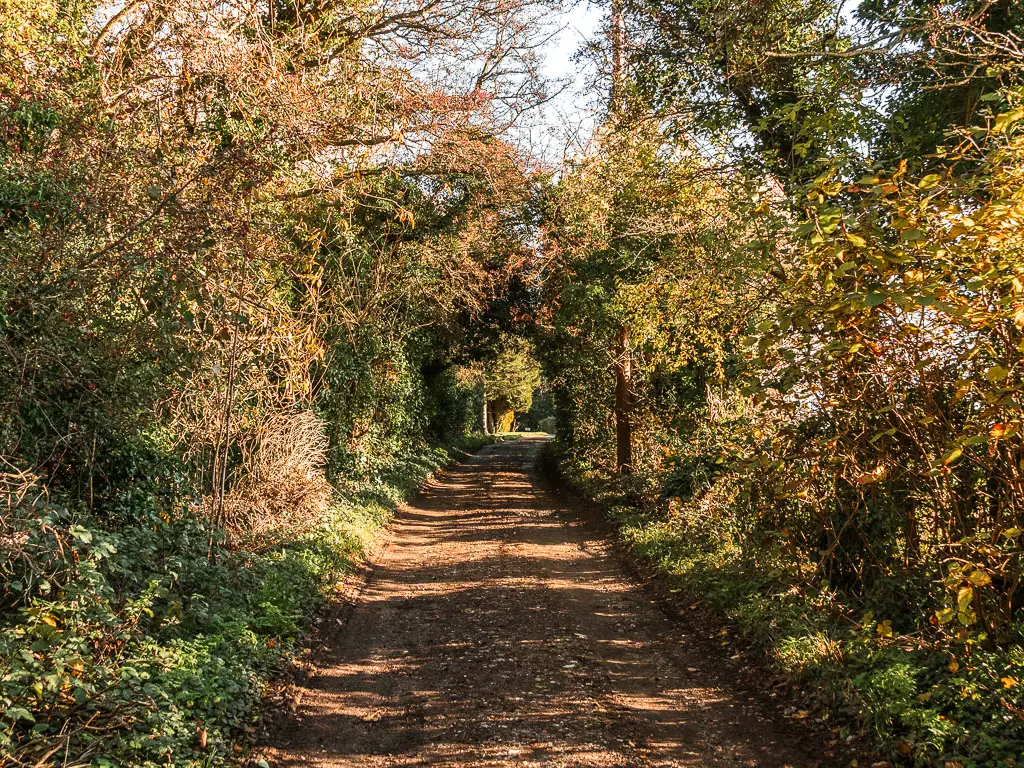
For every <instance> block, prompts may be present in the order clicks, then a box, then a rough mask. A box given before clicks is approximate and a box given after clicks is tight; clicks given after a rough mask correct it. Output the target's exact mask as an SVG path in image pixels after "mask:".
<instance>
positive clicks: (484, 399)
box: [480, 386, 491, 435]
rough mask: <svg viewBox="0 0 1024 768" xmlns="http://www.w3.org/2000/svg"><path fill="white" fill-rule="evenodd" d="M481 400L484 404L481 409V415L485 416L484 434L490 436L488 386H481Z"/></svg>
mask: <svg viewBox="0 0 1024 768" xmlns="http://www.w3.org/2000/svg"><path fill="white" fill-rule="evenodd" d="M480 400H481V401H482V402H483V406H482V407H481V415H482V416H483V427H484V434H485V435H489V434H491V430H490V429H489V428H488V426H487V387H486V386H481V387H480Z"/></svg>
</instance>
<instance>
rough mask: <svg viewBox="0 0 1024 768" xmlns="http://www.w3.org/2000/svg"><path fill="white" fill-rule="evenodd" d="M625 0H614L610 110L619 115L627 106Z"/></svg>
mask: <svg viewBox="0 0 1024 768" xmlns="http://www.w3.org/2000/svg"><path fill="white" fill-rule="evenodd" d="M622 3H623V0H612V28H611V38H612V39H611V44H612V46H611V47H612V88H611V94H610V97H611V98H610V99H609V106H610V110H609V111H610V112H611V113H612V114H613V115H618V114H619V113H621V112H622V108H623V107H624V106H625V104H624V103H623V102H624V100H625V93H624V90H623V84H624V79H625V71H624V69H625V56H626V21H625V17H624V15H623V12H622Z"/></svg>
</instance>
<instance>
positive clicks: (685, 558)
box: [545, 452, 1024, 768]
mask: <svg viewBox="0 0 1024 768" xmlns="http://www.w3.org/2000/svg"><path fill="white" fill-rule="evenodd" d="M545 465H546V467H547V468H548V469H549V471H551V472H553V473H554V474H555V476H556V477H557V479H558V480H559V481H560V482H561V483H562V484H563V485H564V486H566V487H568V488H569V489H571V490H572V491H574V492H576V493H578V494H580V495H582V496H584V497H585V498H587V499H589V500H591V501H593V502H595V503H597V504H598V505H599V507H600V508H601V509H602V510H603V511H604V513H605V514H606V515H607V516H608V518H609V519H610V520H611V521H612V522H613V523H614V524H615V527H616V530H617V532H618V535H619V536H620V538H621V540H622V541H623V542H624V544H625V545H626V546H627V548H628V550H629V552H630V553H631V554H632V556H634V557H635V558H636V559H637V561H638V562H640V563H641V564H643V566H644V567H645V568H647V569H649V570H651V571H653V572H655V573H657V574H659V575H660V576H662V577H664V578H665V579H666V581H667V582H668V585H669V587H670V589H672V590H673V591H675V592H679V593H681V594H682V595H683V596H686V598H687V600H688V601H697V602H700V603H702V604H703V605H704V606H705V607H706V608H709V609H710V613H711V615H712V616H713V617H714V620H715V621H717V622H721V623H722V624H723V625H724V626H725V627H727V629H728V631H729V633H730V634H732V635H734V636H736V637H738V638H739V639H740V640H741V641H742V642H743V643H744V644H745V645H747V646H749V647H750V648H751V650H752V651H753V652H754V653H755V654H757V655H758V656H760V658H761V659H762V661H763V663H764V665H765V666H766V667H767V668H768V669H770V670H771V671H772V672H773V673H775V674H776V675H778V676H779V677H780V678H782V679H784V680H786V681H787V682H788V683H790V684H791V687H792V688H793V689H794V691H796V692H797V693H798V694H799V696H800V697H801V698H802V699H803V700H804V701H805V703H806V709H803V710H798V711H797V712H795V713H794V716H795V717H800V718H805V717H811V718H814V719H817V720H820V721H821V722H822V723H823V724H824V725H825V726H826V727H829V728H831V731H832V734H833V737H834V739H836V740H837V741H838V740H844V741H847V740H848V741H855V742H860V743H862V744H864V745H865V746H867V747H869V748H870V749H871V750H872V751H875V752H877V753H878V754H880V755H881V756H883V757H886V758H887V761H882V763H881V764H882V765H889V764H899V765H915V766H942V767H943V768H982V767H983V766H984V767H985V768H989V767H991V768H1014V767H1015V766H1022V765H1024V695H1022V688H1024V647H1022V646H1021V644H1020V643H1011V644H1007V645H1004V646H1001V647H997V646H994V645H992V644H991V643H988V642H986V638H984V637H979V636H977V635H968V634H966V633H965V634H964V636H963V637H962V638H960V639H959V640H958V641H957V642H955V643H954V642H950V641H949V640H948V639H942V638H941V637H939V636H938V635H937V634H934V633H929V632H928V631H927V630H926V629H921V628H920V627H921V625H924V626H925V627H927V626H928V624H929V621H928V620H929V616H930V612H929V611H928V610H927V608H926V607H924V606H922V608H921V610H920V611H919V612H918V613H917V615H913V616H909V615H897V614H896V612H897V610H898V609H897V608H896V607H895V606H897V605H900V604H905V597H906V592H907V591H908V590H910V589H912V588H913V585H906V584H901V583H894V584H880V585H877V587H876V589H875V590H874V591H873V593H872V594H869V595H866V596H865V597H864V599H862V600H856V601H855V600H853V599H852V598H850V597H849V596H848V595H844V594H843V593H841V592H839V591H837V590H835V589H833V588H831V587H830V586H829V585H828V584H827V583H817V584H815V583H809V582H807V581H806V580H802V579H800V578H797V577H796V576H795V575H794V574H793V573H792V572H791V571H790V570H788V569H787V568H786V567H785V562H784V558H783V557H780V556H779V553H778V552H774V553H773V552H769V551H761V549H760V548H759V545H758V544H757V543H752V542H750V541H744V540H743V538H742V536H740V535H738V534H737V535H735V536H732V537H720V538H715V537H709V536H707V535H704V533H703V532H702V530H701V527H700V525H699V524H698V523H695V522H694V520H693V519H692V518H688V517H687V516H686V515H685V514H676V515H671V514H666V512H665V510H664V507H663V505H659V504H652V503H650V500H649V499H648V500H647V501H644V497H643V494H638V493H637V492H636V487H635V486H637V485H639V484H640V483H639V482H637V481H636V479H634V478H627V479H626V480H625V481H624V482H619V481H617V480H616V479H614V478H611V477H608V476H606V475H602V474H600V473H597V472H594V471H593V470H592V468H589V467H586V466H583V465H581V464H573V463H572V462H567V461H562V462H559V461H558V459H557V457H556V456H555V454H554V453H553V452H552V453H550V454H549V455H548V456H547V457H546V459H545ZM898 591H901V592H900V594H899V598H900V599H899V600H897V599H894V595H896V594H897V592H898ZM904 613H905V611H904Z"/></svg>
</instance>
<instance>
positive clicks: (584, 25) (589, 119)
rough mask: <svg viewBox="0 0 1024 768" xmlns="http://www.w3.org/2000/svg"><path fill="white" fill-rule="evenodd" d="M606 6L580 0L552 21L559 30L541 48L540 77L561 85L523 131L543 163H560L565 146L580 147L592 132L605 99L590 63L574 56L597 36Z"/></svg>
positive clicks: (565, 151)
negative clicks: (599, 89)
mask: <svg viewBox="0 0 1024 768" xmlns="http://www.w3.org/2000/svg"><path fill="white" fill-rule="evenodd" d="M605 6H606V4H605V3H591V2H588V0H579V1H578V2H577V3H576V4H575V5H572V6H571V7H569V8H568V9H567V10H565V11H563V12H562V13H561V14H560V18H559V19H558V20H557V22H556V24H557V26H558V27H560V28H561V29H560V31H559V32H557V34H555V35H554V36H553V37H552V38H551V39H550V40H549V41H548V44H547V46H546V49H545V50H544V75H545V76H546V77H548V78H549V79H550V80H552V81H554V82H555V83H562V84H563V87H562V90H561V91H560V92H559V93H558V95H557V96H555V97H554V98H553V99H552V100H551V101H549V102H548V103H547V104H545V105H544V106H543V107H541V108H540V110H539V111H538V113H537V114H536V115H534V116H533V117H532V118H531V119H530V120H529V121H528V124H527V125H526V126H524V133H525V134H526V136H527V137H528V138H527V142H528V144H529V145H530V150H531V153H532V154H533V155H534V156H536V157H538V158H539V159H540V160H542V161H543V162H545V163H546V164H549V165H553V166H555V167H557V166H558V165H560V164H561V161H562V159H563V157H564V156H565V155H566V153H567V147H568V148H569V153H571V152H572V149H573V148H576V149H578V148H579V147H580V146H582V145H584V144H585V143H586V141H587V140H588V139H589V138H590V135H591V133H592V131H593V128H594V124H595V120H594V116H595V110H596V109H597V108H599V107H600V106H601V105H602V102H603V99H602V98H601V95H600V94H598V93H596V92H595V90H594V79H595V74H594V71H593V68H592V66H591V65H589V64H588V63H587V62H583V61H573V57H574V55H575V54H576V53H577V52H578V51H579V50H580V48H581V47H582V46H583V44H584V43H585V42H586V41H587V40H588V39H593V38H595V37H597V36H598V35H600V27H601V21H602V18H603V17H604V15H605ZM554 87H555V88H557V87H558V86H557V85H555V86H554Z"/></svg>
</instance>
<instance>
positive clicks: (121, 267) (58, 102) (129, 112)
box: [0, 0, 542, 765]
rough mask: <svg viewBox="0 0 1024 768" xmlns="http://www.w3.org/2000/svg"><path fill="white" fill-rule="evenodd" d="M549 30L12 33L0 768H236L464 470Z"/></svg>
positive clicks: (518, 225) (18, 11)
mask: <svg viewBox="0 0 1024 768" xmlns="http://www.w3.org/2000/svg"><path fill="white" fill-rule="evenodd" d="M540 10H541V7H540V6H534V5H533V4H531V3H530V2H524V3H507V2H500V3H495V2H490V0H484V2H481V3H479V4H477V5H475V6H468V7H467V5H466V4H465V3H462V2H458V3H448V2H444V1H442V2H433V3H430V4H429V5H423V4H418V3H409V4H404V5H403V4H399V5H394V4H381V5H373V4H370V5H366V4H364V5H358V4H357V5H351V4H347V5H344V4H336V3H318V2H312V3H291V2H277V1H276V0H271V2H269V3H267V2H248V0H243V1H241V2H228V3H224V2H220V0H218V1H217V2H208V0H195V1H194V2H193V1H192V0H186V1H185V2H181V1H180V0H173V2H165V1H163V0H152V1H149V0H146V1H144V2H137V1H134V0H133V1H132V2H110V3H107V2H102V1H100V2H92V1H90V0H86V1H84V2H78V1H77V0H71V1H69V2H65V1H64V0H54V1H53V2H37V0H10V2H5V3H4V4H3V6H2V7H0V34H2V44H0V135H2V139H0V296H2V301H0V327H2V337H0V338H2V341H0V371H2V372H0V456H2V457H3V466H2V475H0V479H2V482H3V492H4V498H5V504H4V507H3V510H2V517H0V544H2V551H3V558H2V560H0V573H2V584H0V611H2V614H0V615H2V619H0V754H2V758H0V762H2V763H4V764H8V763H10V764H13V765H47V764H51V763H53V764H61V765H89V764H92V765H156V764H161V765H169V764H174V765H191V764H197V765H198V764H203V765H212V764H218V763H222V762H224V761H225V760H229V759H231V758H232V755H233V752H234V750H235V749H236V748H238V745H239V744H241V743H242V741H241V740H242V739H243V737H244V735H245V730H246V729H247V728H248V727H249V726H250V725H251V723H252V719H253V707H254V705H255V704H256V703H257V701H258V699H259V694H260V690H261V686H262V683H263V681H265V679H266V678H267V676H268V675H269V674H270V673H271V671H272V669H273V667H274V666H275V664H276V662H277V660H278V659H279V658H280V656H281V654H282V653H283V652H286V651H287V649H288V647H289V646H290V645H291V644H292V643H293V641H294V640H295V638H296V637H297V636H298V634H299V632H300V630H301V628H302V624H303V619H304V617H305V616H306V615H308V614H309V612H310V611H311V610H312V609H313V608H314V607H315V606H316V604H317V602H318V601H319V600H320V599H321V598H322V597H323V596H324V594H325V593H327V592H329V591H330V589H332V588H333V586H334V584H335V583H336V582H337V580H338V578H339V577H340V576H341V574H342V573H343V571H344V570H345V568H346V567H347V565H348V564H349V563H350V562H351V561H352V560H353V559H354V558H356V557H358V555H359V552H360V551H361V549H362V547H363V546H364V545H365V544H366V542H367V541H368V539H369V537H370V536H371V534H372V532H373V531H374V530H375V529H376V528H378V527H379V526H381V525H382V524H383V523H384V522H386V520H387V518H388V516H389V514H390V512H391V511H392V510H393V509H394V507H395V505H396V504H397V503H398V502H399V501H400V500H401V499H402V497H403V496H404V494H406V493H408V492H409V491H411V490H412V489H413V487H414V486H415V485H417V484H418V483H419V482H421V481H422V480H423V479H424V478H425V476H426V475H427V473H428V472H429V471H430V470H432V469H434V468H436V467H438V466H439V465H440V464H442V463H444V462H445V461H447V460H449V458H450V457H451V456H453V455H455V454H454V453H452V452H451V451H452V450H453V447H454V446H455V445H456V444H464V443H465V441H466V440H467V439H470V437H469V436H470V435H471V433H472V432H473V431H474V430H475V429H476V427H477V424H478V421H477V414H478V413H479V408H480V405H479V403H478V402H477V400H475V398H476V397H478V395H477V394H476V393H475V392H474V391H473V390H471V389H466V388H463V387H461V386H460V384H459V382H458V380H457V376H456V371H457V368H458V367H459V366H460V365H463V364H465V363H467V361H470V360H471V359H472V356H473V351H472V348H471V347H472V345H471V343H470V342H471V338H472V336H473V334H474V331H473V327H474V325H473V324H474V323H475V322H476V321H477V319H478V318H481V316H482V314H483V310H484V308H485V306H486V304H487V302H488V300H489V297H491V296H492V295H494V294H495V293H497V292H499V291H500V288H501V286H502V285H504V283H505V282H506V281H507V276H508V275H509V274H510V273H511V272H512V271H513V270H515V269H516V266H517V264H518V263H519V261H520V260H521V258H522V256H523V253H524V251H523V246H522V237H521V234H520V231H521V229H522V226H523V223H522V222H523V221H524V213H523V211H524V207H525V206H526V205H527V203H528V200H529V195H530V186H531V181H530V178H529V167H528V166H527V164H526V162H525V160H524V159H523V158H521V157H520V156H519V155H518V153H517V152H516V151H515V150H514V149H513V148H512V146H511V145H510V144H508V143H507V142H505V141H503V140H502V139H501V138H500V136H501V135H502V134H503V132H504V130H505V129H506V127H507V126H508V125H510V124H512V123H513V122H514V121H515V119H516V115H517V113H518V112H519V111H521V110H522V109H524V108H526V107H528V106H529V105H530V104H531V103H532V102H534V101H535V100H536V99H538V98H540V96H541V95H542V94H541V93H540V91H539V90H538V87H539V86H538V85H537V83H536V82H535V78H534V76H533V74H532V73H533V70H534V62H533V55H534V54H533V52H532V45H533V43H532V35H533V34H534V32H533V31H531V24H530V22H531V20H532V19H533V18H534V16H535V15H536V14H537V13H538V12H539V11H540ZM431 446H447V447H448V448H447V449H445V448H443V447H431Z"/></svg>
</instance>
